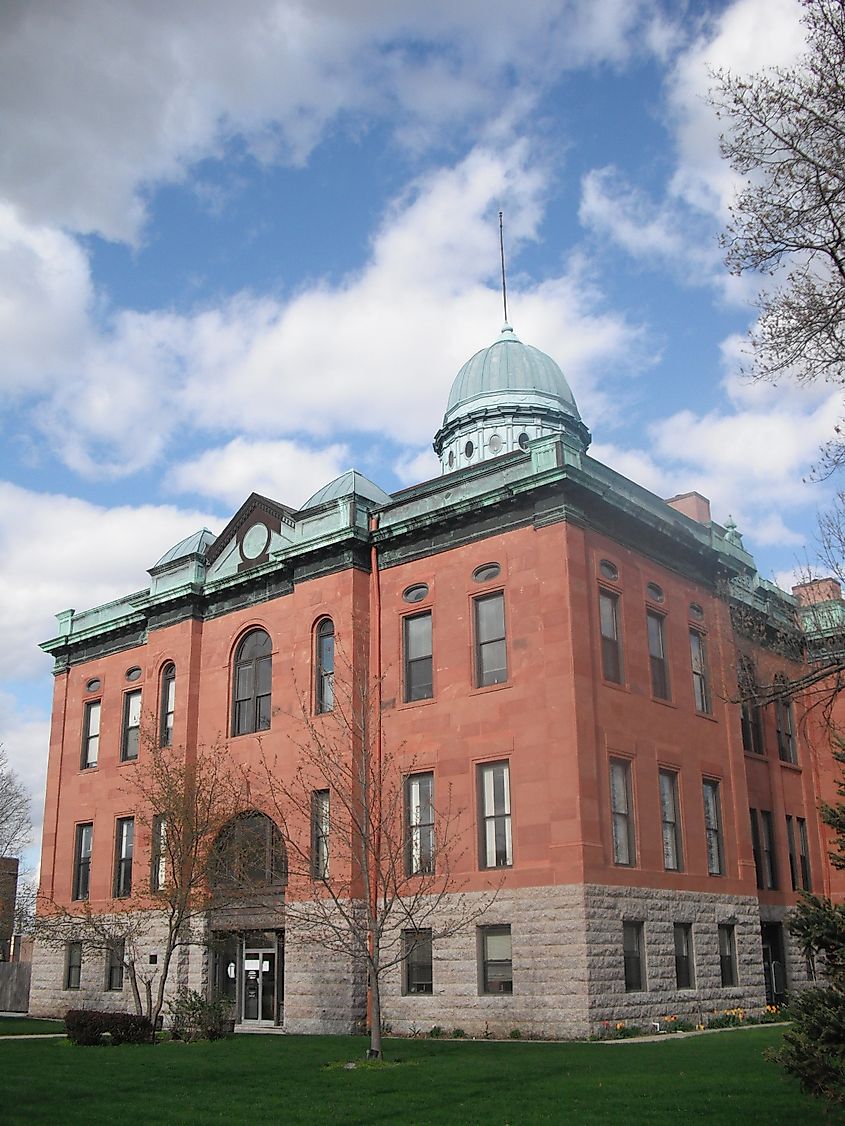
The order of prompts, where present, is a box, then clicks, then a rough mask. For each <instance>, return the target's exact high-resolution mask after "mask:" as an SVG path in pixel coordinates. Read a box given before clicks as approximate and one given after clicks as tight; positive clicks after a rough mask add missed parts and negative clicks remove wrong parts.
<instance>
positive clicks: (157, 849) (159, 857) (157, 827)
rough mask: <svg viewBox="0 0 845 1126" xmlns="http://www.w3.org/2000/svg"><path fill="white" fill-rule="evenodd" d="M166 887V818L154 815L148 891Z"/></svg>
mask: <svg viewBox="0 0 845 1126" xmlns="http://www.w3.org/2000/svg"><path fill="white" fill-rule="evenodd" d="M166 885H167V818H166V817H165V816H164V814H156V816H155V817H153V823H152V827H151V830H150V891H161V890H162V889H163V888H164V887H166Z"/></svg>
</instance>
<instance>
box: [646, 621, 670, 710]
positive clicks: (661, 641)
mask: <svg viewBox="0 0 845 1126" xmlns="http://www.w3.org/2000/svg"><path fill="white" fill-rule="evenodd" d="M646 624H647V627H648V656H649V664H650V666H651V694H652V696H654V697H655V699H658V700H668V699H669V669H668V666H667V663H666V645H665V636H664V628H665V627H664V618H663V615H662V614H656V613H655V612H654V611H653V610H649V611H648V613H647V614H646Z"/></svg>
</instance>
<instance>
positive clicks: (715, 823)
mask: <svg viewBox="0 0 845 1126" xmlns="http://www.w3.org/2000/svg"><path fill="white" fill-rule="evenodd" d="M702 792H703V796H704V832H705V836H706V840H707V872H708V874H709V875H711V876H721V875H722V874H723V873H724V870H725V855H724V848H723V845H722V810H721V804H720V801H719V783H718V782H715V781H713V779H711V778H705V779H704V781H703V783H702Z"/></svg>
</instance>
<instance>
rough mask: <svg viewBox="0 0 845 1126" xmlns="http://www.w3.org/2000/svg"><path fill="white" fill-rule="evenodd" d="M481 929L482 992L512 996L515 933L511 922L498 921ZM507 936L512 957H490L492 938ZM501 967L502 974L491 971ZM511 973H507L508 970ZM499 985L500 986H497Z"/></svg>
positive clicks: (480, 984) (480, 982)
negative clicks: (512, 930)
mask: <svg viewBox="0 0 845 1126" xmlns="http://www.w3.org/2000/svg"><path fill="white" fill-rule="evenodd" d="M478 931H479V954H480V962H481V967H480V968H481V973H480V981H479V986H480V992H481V993H483V994H489V995H492V996H510V995H512V994H513V934H512V932H511V926H510V923H498V924H494V925H489V926H483V927H479V928H478ZM496 938H502V939H504V938H507V940H508V950H509V953H510V957H508V958H491V957H490V946H489V943H490V939H496ZM498 967H501V969H502V970H503V971H505V972H504V973H503V975H502V976H499V975H498V974H495V975H494V974H493V973H491V970H492V969H494V968H498ZM508 969H509V970H510V973H509V974H508V973H507V970H508ZM496 986H498V988H496Z"/></svg>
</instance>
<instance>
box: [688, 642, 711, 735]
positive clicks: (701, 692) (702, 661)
mask: <svg viewBox="0 0 845 1126" xmlns="http://www.w3.org/2000/svg"><path fill="white" fill-rule="evenodd" d="M689 646H690V659H691V661H692V691H693V695H694V697H695V710H696V711H697V712H701V713H702V714H703V715H709V714H710V689H709V688H708V686H707V652H706V650H705V646H704V637H703V636H702V635H701V634H700V633H699V632H698V630H696V629H691V630H690V631H689Z"/></svg>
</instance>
